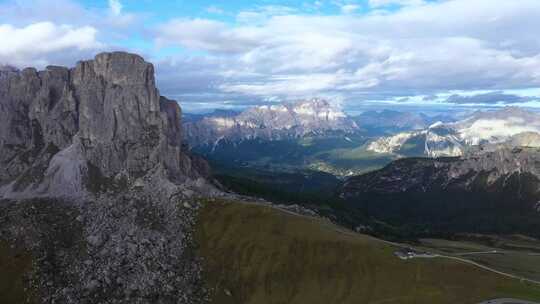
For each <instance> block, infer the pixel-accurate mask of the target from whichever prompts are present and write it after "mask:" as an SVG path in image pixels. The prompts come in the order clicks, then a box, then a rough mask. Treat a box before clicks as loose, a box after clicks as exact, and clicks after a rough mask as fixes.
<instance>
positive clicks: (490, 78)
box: [0, 0, 540, 112]
mask: <svg viewBox="0 0 540 304" xmlns="http://www.w3.org/2000/svg"><path fill="white" fill-rule="evenodd" d="M54 3H55V5H54V6H53V5H51V1H48V0H33V1H31V0H2V1H0V41H2V42H3V43H2V45H0V64H8V65H14V66H17V67H24V66H36V67H38V68H44V67H45V66H46V65H49V64H62V65H74V64H75V63H76V61H77V60H80V59H87V58H92V57H93V56H94V55H95V54H96V53H99V52H103V51H111V50H125V51H130V52H136V53H139V54H141V55H143V56H144V57H145V58H146V59H147V60H149V61H151V62H153V63H154V64H155V66H156V73H157V79H158V85H159V87H160V90H161V93H162V94H163V95H166V96H168V97H171V98H175V99H177V100H179V102H180V103H181V105H182V106H183V107H184V109H187V110H188V111H192V112H196V111H208V110H211V109H213V108H231V109H241V108H244V107H247V106H252V105H258V104H265V103H276V102H281V101H285V100H296V99H303V98H311V97H323V98H327V99H330V100H332V101H335V102H336V103H340V104H342V105H343V106H344V108H345V109H346V110H350V111H361V110H362V109H364V108H373V107H382V108H385V107H388V108H396V107H404V108H407V107H424V108H426V107H433V108H449V109H455V108H463V107H470V108H480V107H499V106H505V105H509V104H511V105H520V106H530V107H540V102H539V98H538V96H540V89H539V88H540V38H538V35H537V33H536V30H535V29H537V28H540V1H538V0H520V1H506V0H440V1H435V0H434V1H427V0H362V1H360V0H328V1H323V0H321V1H316V0H304V1H277V0H275V1H271V0H266V1H243V0H242V1H206V0H204V1H185V0H177V1H150V0H138V1H135V0H103V1H102V0H79V1H77V0H56V1H54Z"/></svg>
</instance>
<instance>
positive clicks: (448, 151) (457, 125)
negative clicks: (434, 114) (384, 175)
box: [368, 107, 540, 157]
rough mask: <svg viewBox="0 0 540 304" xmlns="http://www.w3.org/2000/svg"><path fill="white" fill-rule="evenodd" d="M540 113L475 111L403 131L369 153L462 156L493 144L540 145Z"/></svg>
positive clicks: (382, 140) (378, 143)
mask: <svg viewBox="0 0 540 304" xmlns="http://www.w3.org/2000/svg"><path fill="white" fill-rule="evenodd" d="M538 133H540V114H538V113H535V112H529V111H526V110H523V109H521V108H517V107H507V108H504V109H501V110H498V111H492V112H476V113H474V114H473V115H471V116H470V117H469V118H466V119H464V120H461V121H457V122H453V123H443V122H437V123H434V124H433V125H431V126H429V127H428V128H426V129H424V130H419V131H410V132H402V133H398V134H396V135H393V136H389V137H383V138H380V139H378V140H375V141H373V142H372V143H371V144H370V145H369V146H368V150H369V151H373V152H376V153H393V154H399V155H403V156H422V155H425V156H430V157H438V156H460V155H464V154H465V153H466V152H467V150H469V149H474V148H475V147H478V146H485V145H490V144H500V143H507V144H510V145H512V144H514V145H527V146H532V147H537V146H540V140H538V139H539V138H538V136H536V134H538Z"/></svg>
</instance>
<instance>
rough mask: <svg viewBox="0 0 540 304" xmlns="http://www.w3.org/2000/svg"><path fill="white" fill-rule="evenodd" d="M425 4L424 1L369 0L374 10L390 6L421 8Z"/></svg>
mask: <svg viewBox="0 0 540 304" xmlns="http://www.w3.org/2000/svg"><path fill="white" fill-rule="evenodd" d="M423 4H426V2H425V1H424V0H369V6H370V7H373V8H380V7H384V6H389V5H399V6H419V5H423Z"/></svg>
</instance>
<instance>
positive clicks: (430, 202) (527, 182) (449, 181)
mask: <svg viewBox="0 0 540 304" xmlns="http://www.w3.org/2000/svg"><path fill="white" fill-rule="evenodd" d="M492 148H493V149H490V150H488V151H486V150H478V151H476V152H474V153H473V152H470V153H468V154H467V155H465V156H463V157H454V158H405V159H401V160H397V161H394V162H392V163H391V164H389V165H388V166H386V167H385V168H383V169H381V170H378V171H374V172H371V173H368V174H364V175H361V176H356V177H352V178H350V179H348V180H347V181H346V182H345V183H344V184H343V185H342V186H341V187H340V189H339V191H338V192H339V195H340V196H341V197H342V198H344V199H345V200H347V201H348V202H350V203H351V204H353V205H354V206H356V207H357V208H359V209H361V210H364V211H366V212H369V215H370V216H373V217H375V218H379V219H381V220H384V221H388V222H389V223H391V224H393V225H397V226H404V227H409V228H411V229H414V230H416V231H417V232H418V231H425V232H426V234H429V233H434V232H435V233H443V234H444V233H455V232H478V233H523V234H528V235H531V236H535V237H538V236H540V232H539V231H540V148H530V147H522V148H516V147H514V148H511V147H509V146H506V144H500V145H497V146H496V147H495V146H492Z"/></svg>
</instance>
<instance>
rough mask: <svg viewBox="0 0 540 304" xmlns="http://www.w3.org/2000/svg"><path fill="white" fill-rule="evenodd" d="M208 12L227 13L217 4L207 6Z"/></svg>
mask: <svg viewBox="0 0 540 304" xmlns="http://www.w3.org/2000/svg"><path fill="white" fill-rule="evenodd" d="M206 12H207V13H210V14H217V15H221V14H223V13H225V12H224V11H223V10H222V9H221V8H219V7H217V6H215V5H211V6H209V7H207V8H206Z"/></svg>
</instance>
